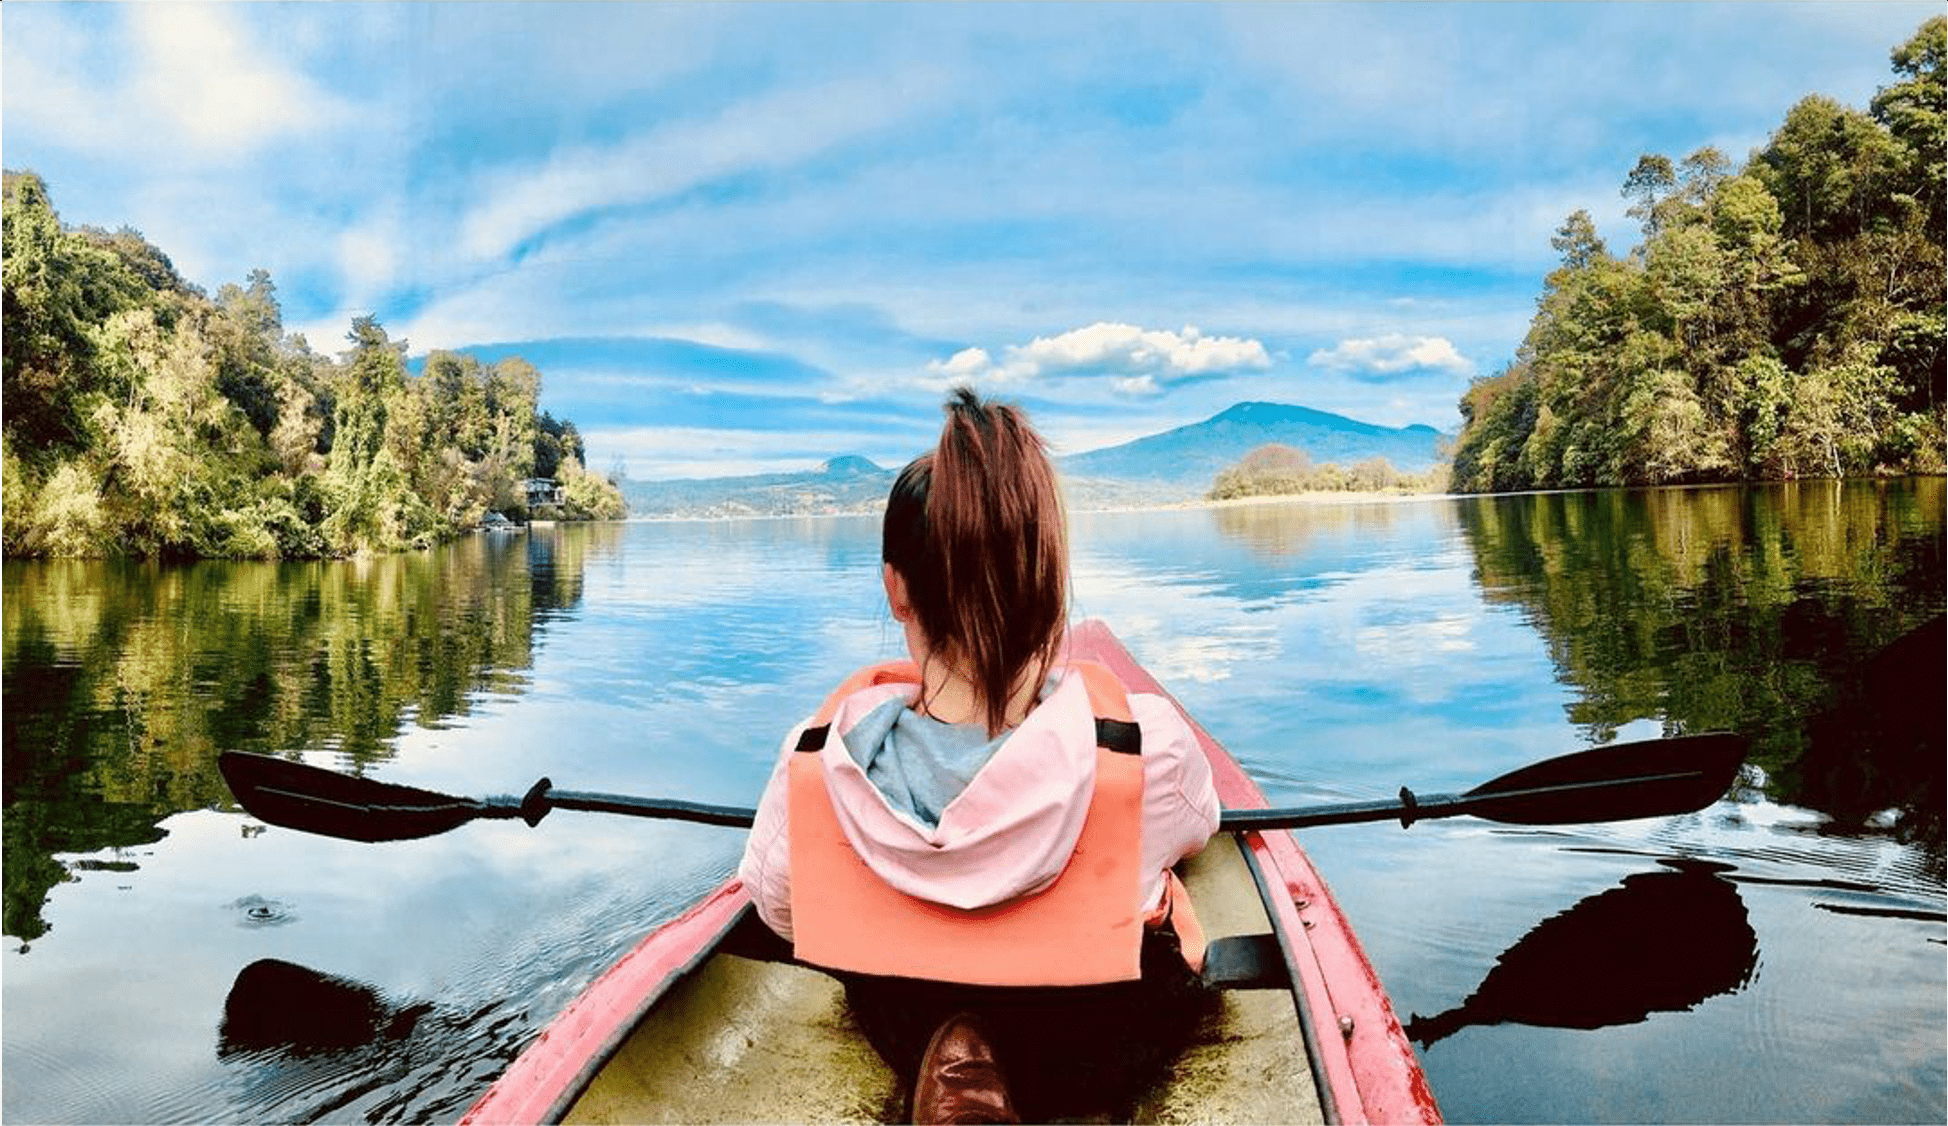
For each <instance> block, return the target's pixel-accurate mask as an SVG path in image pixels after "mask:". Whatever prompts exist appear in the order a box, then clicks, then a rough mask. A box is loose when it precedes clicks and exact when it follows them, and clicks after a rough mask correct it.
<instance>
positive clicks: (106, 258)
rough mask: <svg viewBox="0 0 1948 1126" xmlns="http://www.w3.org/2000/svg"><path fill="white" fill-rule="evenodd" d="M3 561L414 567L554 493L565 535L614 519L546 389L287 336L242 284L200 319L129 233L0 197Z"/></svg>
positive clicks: (614, 499) (504, 369)
mask: <svg viewBox="0 0 1948 1126" xmlns="http://www.w3.org/2000/svg"><path fill="white" fill-rule="evenodd" d="M4 215H5V219H4V221H5V287H4V292H5V317H6V337H5V344H4V353H5V383H4V387H5V397H4V403H3V404H0V408H3V410H4V425H3V426H0V443H3V444H4V450H3V451H0V454H3V457H0V461H3V462H4V464H3V465H0V473H3V474H4V489H5V492H4V497H3V498H0V547H3V548H4V552H5V554H6V555H9V556H21V555H27V556H70V557H73V556H120V555H131V556H145V557H152V558H153V557H169V558H196V557H213V558H260V559H276V558H315V557H322V556H338V555H349V554H354V553H358V552H382V551H394V550H400V549H404V548H412V547H425V546H427V545H429V544H432V543H434V542H436V541H438V540H441V539H445V538H447V537H450V536H453V535H456V534H459V533H461V532H464V531H467V530H469V529H471V528H474V527H476V526H477V525H479V523H480V522H481V520H482V518H483V517H484V516H485V515H486V514H487V513H488V512H490V511H493V512H500V513H503V514H512V515H515V516H517V517H518V516H524V515H527V512H526V507H527V494H526V490H525V488H524V487H523V484H522V482H523V481H524V480H525V479H527V478H530V477H548V478H553V479H555V480H556V481H557V482H558V484H559V485H560V486H561V489H562V492H563V501H564V502H563V503H562V504H561V505H560V506H558V511H553V512H551V513H550V514H551V515H556V516H559V517H561V518H565V519H589V518H594V519H615V518H620V517H621V516H622V515H624V512H625V509H624V506H623V502H622V497H621V494H620V492H619V491H618V490H617V489H616V487H615V485H614V483H613V482H611V481H608V480H606V479H604V478H602V477H599V476H597V475H595V474H593V473H590V472H588V471H587V470H586V469H585V468H584V465H583V457H584V455H583V448H582V440H581V435H580V434H579V432H577V430H576V429H575V425H574V424H573V423H572V422H569V421H567V420H565V419H563V420H557V419H555V418H554V417H553V416H552V415H550V414H548V413H546V412H543V411H540V410H538V408H537V402H538V400H539V398H540V394H541V373H540V372H538V371H536V370H535V368H534V367H533V366H532V365H531V364H528V363H527V362H526V361H524V360H521V359H518V358H509V359H505V360H501V361H499V362H498V363H495V364H492V365H488V364H483V363H481V362H480V361H479V360H478V359H476V358H474V357H472V356H468V355H464V354H456V353H451V352H434V353H432V354H431V355H430V356H428V357H427V359H426V361H425V364H424V367H423V370H422V371H421V372H420V373H419V374H414V373H413V372H412V371H411V370H409V368H408V366H407V364H406V359H405V354H406V342H405V341H404V340H393V339H391V338H389V337H388V336H387V334H386V331H385V328H384V327H383V326H382V325H380V324H379V322H378V320H377V319H376V318H374V317H371V316H364V317H359V318H357V319H355V320H354V321H353V322H352V324H351V330H350V332H349V333H348V334H347V343H348V344H349V346H350V347H349V350H348V351H346V352H344V353H341V354H340V355H338V356H337V357H332V356H328V355H323V354H320V353H318V352H315V351H313V350H312V348H311V346H310V345H309V344H308V343H307V342H306V340H305V339H304V337H303V336H302V335H299V334H294V333H289V334H287V333H286V332H285V331H284V327H283V320H282V313H281V311H280V310H279V307H278V302H277V288H276V286H275V285H274V284H273V283H272V282H271V279H270V275H269V274H267V273H266V272H264V271H263V270H254V271H252V272H251V274H250V277H249V278H248V279H247V280H246V281H245V283H244V284H243V285H241V286H239V285H234V284H226V285H224V286H222V287H221V288H219V289H218V290H217V293H216V295H215V297H214V298H212V297H210V296H208V295H207V294H205V293H204V292H203V291H202V290H200V289H199V288H197V287H196V286H194V285H191V284H190V283H189V282H187V281H185V280H184V279H183V278H182V276H181V275H180V274H178V273H177V272H176V269H175V266H174V265H173V264H172V263H171V262H170V260H169V257H168V256H167V255H166V254H164V253H163V252H162V251H161V250H160V249H158V248H157V247H155V246H154V245H152V244H151V243H149V242H148V240H146V239H144V238H143V237H142V235H141V234H139V233H138V232H136V231H133V230H131V229H129V228H127V227H124V228H122V229H121V230H119V231H116V232H113V233H111V232H108V231H104V230H101V229H99V228H94V227H85V226H84V227H77V228H68V227H66V226H64V225H63V224H62V223H61V220H60V217H59V215H58V214H57V213H56V211H55V209H54V205H53V202H52V201H51V199H50V198H49V195H48V188H47V185H46V183H45V182H43V181H42V180H41V178H40V177H39V176H37V175H35V174H34V173H32V172H13V171H9V172H7V173H6V176H5V212H4Z"/></svg>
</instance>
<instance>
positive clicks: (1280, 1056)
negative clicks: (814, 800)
mask: <svg viewBox="0 0 1948 1126" xmlns="http://www.w3.org/2000/svg"><path fill="white" fill-rule="evenodd" d="M1183 876H1184V881H1185V883H1186V885H1187V886H1188V887H1189V889H1190V893H1191V896H1192V898H1193V899H1194V901H1195V902H1196V903H1197V909H1198V915H1199V917H1200V919H1201V920H1202V921H1203V923H1204V927H1205V931H1206V933H1207V934H1208V935H1209V936H1210V937H1211V938H1212V939H1213V940H1214V946H1216V945H1218V942H1219V940H1222V939H1224V938H1226V937H1230V936H1267V935H1268V934H1269V932H1270V931H1271V929H1272V923H1271V920H1270V919H1269V918H1268V916H1267V914H1266V911H1265V908H1264V904H1263V901H1262V899H1261V891H1260V882H1259V880H1258V879H1257V878H1256V875H1255V873H1254V870H1253V867H1252V865H1251V863H1250V862H1249V861H1247V859H1246V857H1245V854H1244V853H1243V852H1241V851H1240V849H1239V847H1238V843H1237V841H1236V839H1235V838H1234V837H1233V836H1232V835H1230V834H1220V835H1218V836H1217V837H1215V838H1213V839H1212V841H1211V843H1210V845H1209V846H1208V847H1207V848H1205V849H1204V851H1203V852H1201V853H1199V854H1198V855H1197V856H1195V857H1192V858H1190V859H1189V860H1187V861H1186V862H1185V864H1184V867H1183ZM746 920H748V921H753V922H754V920H749V912H748V909H747V911H746ZM733 929H736V928H733ZM762 945H763V944H762V943H761V942H756V943H753V942H748V941H747V942H739V941H730V940H727V941H726V942H724V943H722V944H720V945H719V947H718V949H716V950H715V951H713V953H712V954H711V955H710V956H709V957H708V958H706V959H704V960H703V961H702V962H701V963H700V964H699V965H698V966H697V967H696V968H695V969H694V970H693V971H692V972H690V973H689V974H687V975H685V976H684V977H683V978H682V980H680V981H678V982H676V983H674V984H673V985H672V986H671V988H670V989H669V990H668V991H667V992H666V993H665V994H664V995H663V996H662V997H661V999H660V1000H659V1001H658V1002H657V1003H656V1005H655V1007H654V1008H653V1009H651V1010H650V1012H649V1013H648V1014H647V1015H646V1016H645V1017H644V1018H643V1020H642V1021H641V1022H640V1023H639V1024H638V1025H637V1026H636V1027H635V1029H634V1030H633V1031H632V1032H631V1033H630V1035H629V1036H628V1037H627V1039H626V1040H624V1041H623V1042H622V1044H621V1045H620V1047H619V1048H618V1049H617V1050H616V1052H615V1054H614V1055H613V1056H612V1057H610V1059H609V1060H608V1062H607V1063H606V1064H605V1065H604V1066H603V1067H602V1068H601V1069H600V1070H599V1071H598V1072H597V1073H596V1074H595V1076H594V1078H593V1080H592V1081H591V1082H590V1083H589V1084H588V1086H587V1087H586V1088H585V1089H584V1090H583V1092H582V1094H581V1096H580V1097H579V1098H578V1099H576V1100H575V1102H574V1103H573V1104H572V1106H570V1108H569V1110H568V1112H567V1114H566V1116H565V1118H564V1121H568V1122H578V1123H647V1122H698V1123H702V1122H896V1121H900V1118H901V1115H902V1113H903V1111H904V1102H905V1099H904V1094H905V1093H904V1092H903V1091H901V1090H900V1087H899V1083H898V1081H897V1079H896V1078H895V1076H894V1074H893V1071H892V1069H891V1068H889V1067H888V1066H887V1065H886V1064H885V1062H884V1061H882V1060H881V1059H880V1057H879V1055H878V1053H876V1052H875V1051H874V1050H873V1048H872V1046H871V1044H869V1043H868V1042H867V1040H866V1037H865V1034H864V1033H863V1032H862V1031H861V1029H860V1027H859V1025H858V1023H857V1022H856V1021H855V1020H854V1019H853V1017H852V1014H851V1013H850V1011H849V1010H848V1008H847V1006H846V1000H845V991H844V989H843V987H842V986H841V985H840V984H839V983H838V982H837V981H836V980H835V979H833V978H832V977H830V976H828V975H826V974H824V973H821V972H819V971H817V970H813V969H809V968H807V967H804V966H802V965H796V964H793V963H791V962H789V961H785V960H774V958H773V957H771V956H770V955H769V954H768V952H766V951H764V950H763V949H761V947H762ZM1233 948H1234V949H1235V950H1238V951H1240V952H1245V953H1248V948H1247V944H1233ZM738 949H742V950H743V951H744V953H734V952H732V951H734V950H738ZM753 954H754V955H757V956H755V957H753V956H746V955H753ZM1245 960H1246V961H1249V959H1245ZM1238 976H1239V978H1240V979H1244V978H1253V980H1250V981H1245V980H1236V981H1233V982H1232V983H1231V986H1232V987H1229V988H1225V989H1224V990H1223V992H1222V994H1221V996H1220V1003H1219V1004H1218V1006H1217V1007H1216V1008H1215V1009H1214V1011H1213V1012H1212V1014H1211V1015H1210V1016H1209V1017H1207V1018H1206V1021H1205V1026H1204V1027H1201V1028H1200V1029H1199V1030H1198V1035H1197V1036H1196V1037H1195V1039H1194V1041H1193V1043H1192V1045H1191V1047H1190V1048H1188V1049H1187V1050H1186V1051H1185V1052H1184V1053H1183V1054H1182V1055H1181V1056H1180V1057H1179V1058H1178V1059H1176V1060H1175V1061H1174V1062H1173V1063H1172V1064H1171V1065H1170V1066H1169V1067H1168V1068H1167V1069H1166V1071H1165V1072H1164V1073H1163V1074H1161V1075H1159V1076H1158V1078H1157V1081H1156V1083H1155V1084H1154V1085H1153V1086H1152V1087H1151V1088H1150V1090H1149V1091H1148V1092H1146V1093H1145V1094H1144V1095H1143V1096H1141V1097H1140V1099H1139V1100H1138V1102H1137V1103H1136V1105H1135V1106H1133V1107H1123V1108H1115V1109H1113V1110H1111V1109H1109V1108H1105V1113H1106V1114H1107V1115H1109V1116H1110V1117H1116V1118H1123V1117H1128V1118H1129V1119H1130V1120H1132V1121H1137V1122H1321V1121H1324V1117H1323V1114H1322V1111H1321V1108H1320V1102H1319V1096H1318V1091H1317V1088H1316V1086H1315V1082H1314V1079H1313V1072H1312V1068H1311V1065H1310V1062H1309V1060H1308V1058H1307V1054H1306V1049H1305V1044H1306V1036H1305V1033H1304V1030H1303V1028H1302V1023H1301V1020H1300V1016H1299V1010H1298V1008H1297V1005H1296V1003H1295V1000H1294V994H1293V992H1292V990H1291V986H1290V984H1289V981H1288V980H1285V979H1284V978H1283V977H1282V975H1278V974H1266V973H1263V972H1262V971H1260V972H1257V973H1256V974H1255V975H1254V974H1252V973H1245V972H1242V971H1241V972H1240V974H1239V975H1238ZM1245 984H1252V985H1258V986H1259V987H1258V988H1241V987H1238V986H1240V985H1245Z"/></svg>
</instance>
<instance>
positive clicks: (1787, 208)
mask: <svg viewBox="0 0 1948 1126" xmlns="http://www.w3.org/2000/svg"><path fill="white" fill-rule="evenodd" d="M1944 53H1948V19H1944V18H1943V17H1941V16H1936V17H1934V18H1932V19H1930V20H1928V21H1927V22H1926V23H1924V24H1923V25H1922V26H1921V28H1920V29H1919V30H1918V31H1917V32H1916V33H1915V35H1914V37H1913V38H1911V39H1910V40H1908V41H1907V42H1906V43H1904V44H1901V45H1900V46H1898V47H1896V48H1895V49H1894V50H1893V52H1892V54H1891V58H1892V63H1893V69H1894V71H1895V73H1896V74H1897V75H1898V76H1899V79H1898V81H1895V82H1893V83H1891V84H1890V85H1888V86H1885V87H1883V88H1882V89H1881V90H1880V92H1879V93H1878V94H1877V95H1876V96H1875V97H1874V99H1873V102H1872V105H1871V107H1870V108H1869V110H1868V111H1867V112H1861V111H1859V110H1856V109H1851V108H1848V107H1846V106H1843V105H1840V104H1839V103H1838V102H1836V101H1834V100H1832V99H1830V98H1826V97H1823V96H1820V95H1811V96H1809V97H1806V98H1804V99H1802V100H1801V101H1800V102H1799V104H1797V105H1795V106H1794V107H1793V108H1792V110H1791V111H1790V112H1789V113H1788V114H1787V115H1786V119H1785V121H1784V122H1783V123H1782V124H1781V125H1780V126H1779V128H1778V129H1777V130H1776V131H1775V132H1774V133H1773V134H1772V136H1771V139H1770V141H1769V142H1768V143H1767V144H1766V146H1765V147H1764V148H1762V149H1760V150H1757V151H1756V152H1754V153H1753V154H1752V156H1751V158H1750V159H1749V160H1748V161H1747V162H1746V164H1745V166H1744V167H1743V168H1742V169H1739V170H1738V171H1736V172H1734V171H1733V169H1732V164H1731V162H1730V161H1729V160H1728V159H1727V158H1726V157H1725V156H1724V155H1723V154H1722V153H1720V152H1718V150H1716V149H1714V148H1710V147H1705V148H1701V149H1699V150H1698V151H1696V152H1694V153H1692V154H1691V155H1689V156H1687V157H1685V158H1684V159H1683V160H1682V161H1680V162H1679V163H1677V164H1673V163H1672V162H1671V160H1670V159H1669V158H1668V157H1665V156H1661V155H1657V154H1646V155H1645V156H1644V157H1643V158H1642V159H1640V160H1639V161H1638V162H1637V166H1636V167H1635V168H1634V169H1633V170H1632V171H1631V172H1630V174H1629V177H1628V178H1627V179H1626V180H1625V182H1624V185H1623V195H1624V196H1625V197H1626V198H1628V199H1629V200H1630V201H1631V202H1632V207H1631V208H1630V211H1629V214H1630V215H1631V216H1633V217H1635V218H1637V219H1638V220H1640V221H1641V222H1642V224H1643V234H1644V238H1643V242H1642V243H1641V244H1640V245H1638V246H1637V247H1635V248H1634V249H1632V250H1631V251H1630V252H1629V253H1628V254H1627V255H1626V256H1624V257H1622V258H1619V257H1616V256H1614V255H1612V254H1611V253H1610V251H1609V249H1608V248H1607V247H1606V246H1605V245H1604V243H1603V240H1602V239H1601V238H1600V237H1598V235H1597V233H1596V228H1595V225H1594V223H1593V222H1592V221H1591V219H1590V216H1589V214H1588V213H1587V212H1585V211H1577V212H1576V213H1574V214H1572V215H1571V216H1570V217H1569V218H1568V220H1567V221H1566V222H1564V224H1563V225H1562V227H1561V229H1560V230H1559V231H1558V232H1557V234H1556V237H1555V238H1554V239H1552V240H1551V245H1552V246H1554V247H1555V248H1556V249H1557V250H1558V251H1560V252H1561V254H1562V264H1561V266H1560V267H1559V268H1557V269H1556V270H1555V271H1554V272H1552V273H1551V274H1549V276H1548V278H1547V279H1546V280H1545V282H1544V286H1543V291H1542V293H1541V295H1540V296H1539V297H1538V299H1537V311H1536V314H1535V318H1534V320H1533V321H1532V322H1531V324H1530V327H1529V332H1528V335H1527V338H1526V339H1525V340H1524V341H1523V343H1522V345H1521V348H1520V349H1519V350H1518V352H1517V354H1516V357H1515V360H1514V362H1513V363H1511V364H1510V365H1508V367H1507V368H1506V369H1504V370H1503V371H1502V372H1500V373H1499V374H1497V375H1495V376H1492V377H1489V378H1484V379H1478V380H1476V381H1475V382H1474V384H1473V385H1472V386H1470V387H1469V389H1468V391H1467V393H1466V394H1465V395H1464V396H1463V397H1462V399H1461V402H1460V409H1461V415H1462V418H1463V420H1464V425H1463V429H1462V432H1461V435H1460V437H1459V439H1458V441H1457V442H1456V446H1455V450H1454V469H1453V485H1452V487H1453V488H1454V489H1455V490H1456V491H1461V492H1498V491H1507V490H1519V489H1536V488H1577V487H1589V486H1614V485H1661V484H1678V483H1691V482H1710V481H1734V480H1771V479H1793V478H1801V477H1842V476H1851V475H1859V474H1879V473H1941V472H1942V471H1943V458H1944V450H1943V444H1944V425H1943V408H1944V400H1948V393H1944V383H1945V382H1948V356H1944V338H1943V334H1944V331H1948V303H1944V284H1948V283H1945V281H1944V272H1943V258H1944V252H1943V239H1944V233H1945V232H1944V222H1943V189H1944V179H1948V170H1945V169H1944V160H1943V157H1944V148H1948V132H1945V131H1944V115H1948V87H1945V86H1944V71H1943V62H1944V59H1943V56H1944Z"/></svg>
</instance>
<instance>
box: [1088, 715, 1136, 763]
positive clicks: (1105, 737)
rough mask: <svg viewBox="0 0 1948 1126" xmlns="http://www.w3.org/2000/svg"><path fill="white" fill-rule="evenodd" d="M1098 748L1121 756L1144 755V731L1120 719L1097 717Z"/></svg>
mask: <svg viewBox="0 0 1948 1126" xmlns="http://www.w3.org/2000/svg"><path fill="white" fill-rule="evenodd" d="M1096 746H1098V747H1101V748H1102V749H1103V750H1105V751H1114V752H1116V753H1117V754H1119V755H1140V754H1142V753H1143V729H1142V728H1141V727H1138V726H1137V725H1136V724H1134V723H1125V722H1123V721H1122V720H1120V719H1103V718H1102V717H1100V716H1098V717H1096Z"/></svg>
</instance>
